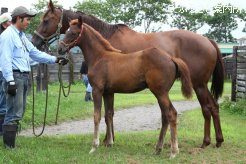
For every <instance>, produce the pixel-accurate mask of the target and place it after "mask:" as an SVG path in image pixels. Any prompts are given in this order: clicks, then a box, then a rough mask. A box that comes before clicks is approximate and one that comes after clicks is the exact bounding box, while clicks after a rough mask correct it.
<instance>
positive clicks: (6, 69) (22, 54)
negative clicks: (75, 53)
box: [0, 25, 56, 81]
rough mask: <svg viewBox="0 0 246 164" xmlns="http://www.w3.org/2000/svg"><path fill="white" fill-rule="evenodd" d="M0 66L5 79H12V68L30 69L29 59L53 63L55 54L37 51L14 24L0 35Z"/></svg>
mask: <svg viewBox="0 0 246 164" xmlns="http://www.w3.org/2000/svg"><path fill="white" fill-rule="evenodd" d="M0 45H1V48H0V67H1V68H2V73H3V77H4V78H5V79H6V81H12V80H14V77H13V70H20V71H21V72H29V71H30V69H31V68H30V59H29V58H31V59H32V60H34V61H37V62H39V63H46V64H53V63H55V61H56V57H55V56H51V55H49V54H47V53H45V52H42V51H39V50H38V49H37V48H36V47H34V46H33V44H32V43H31V42H30V41H29V40H28V39H27V37H26V35H25V33H24V32H20V31H19V30H18V29H17V28H16V27H15V26H14V25H11V26H9V27H8V28H7V29H6V30H5V31H4V32H3V33H2V34H1V36H0Z"/></svg>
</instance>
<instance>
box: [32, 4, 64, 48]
mask: <svg viewBox="0 0 246 164" xmlns="http://www.w3.org/2000/svg"><path fill="white" fill-rule="evenodd" d="M58 9H60V10H61V12H62V14H61V18H60V22H59V24H58V25H57V30H56V32H55V33H54V34H52V35H50V36H48V37H44V36H43V35H42V34H40V33H39V32H37V31H36V30H35V31H34V34H36V35H37V36H38V37H40V38H41V39H42V41H43V42H44V43H45V45H48V44H51V43H53V42H54V41H55V40H57V39H59V37H60V30H61V28H62V21H63V9H61V8H58ZM53 38H55V39H54V40H52V41H51V42H49V41H50V40H51V39H53Z"/></svg>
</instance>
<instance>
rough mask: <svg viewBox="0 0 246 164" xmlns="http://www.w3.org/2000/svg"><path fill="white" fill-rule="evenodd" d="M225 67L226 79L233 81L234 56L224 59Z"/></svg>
mask: <svg viewBox="0 0 246 164" xmlns="http://www.w3.org/2000/svg"><path fill="white" fill-rule="evenodd" d="M223 62H224V66H225V79H232V70H233V57H232V55H229V56H226V57H224V58H223Z"/></svg>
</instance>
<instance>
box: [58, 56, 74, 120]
mask: <svg viewBox="0 0 246 164" xmlns="http://www.w3.org/2000/svg"><path fill="white" fill-rule="evenodd" d="M68 59H69V75H70V76H69V83H68V85H67V86H65V85H64V84H63V80H62V70H63V66H62V64H60V65H59V70H58V80H59V83H60V87H59V96H58V101H57V109H56V121H55V124H56V125H57V122H58V114H59V109H60V101H61V90H62V92H63V96H64V97H68V96H69V93H70V89H71V84H72V81H73V61H72V60H71V59H72V57H71V54H70V53H68ZM65 89H67V92H65Z"/></svg>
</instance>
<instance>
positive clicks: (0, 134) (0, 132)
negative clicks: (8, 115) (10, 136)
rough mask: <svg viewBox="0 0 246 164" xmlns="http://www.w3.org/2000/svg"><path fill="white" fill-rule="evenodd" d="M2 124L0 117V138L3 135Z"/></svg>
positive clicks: (1, 117)
mask: <svg viewBox="0 0 246 164" xmlns="http://www.w3.org/2000/svg"><path fill="white" fill-rule="evenodd" d="M3 122H4V116H2V115H1V116H0V136H2V135H3Z"/></svg>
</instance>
